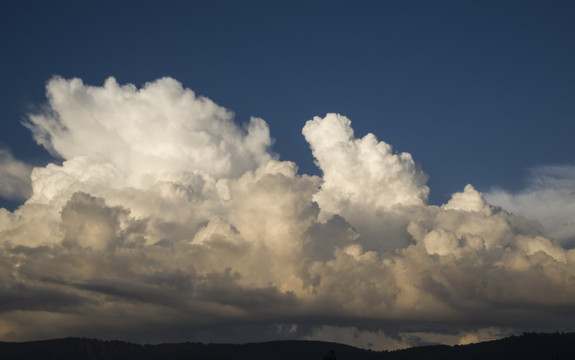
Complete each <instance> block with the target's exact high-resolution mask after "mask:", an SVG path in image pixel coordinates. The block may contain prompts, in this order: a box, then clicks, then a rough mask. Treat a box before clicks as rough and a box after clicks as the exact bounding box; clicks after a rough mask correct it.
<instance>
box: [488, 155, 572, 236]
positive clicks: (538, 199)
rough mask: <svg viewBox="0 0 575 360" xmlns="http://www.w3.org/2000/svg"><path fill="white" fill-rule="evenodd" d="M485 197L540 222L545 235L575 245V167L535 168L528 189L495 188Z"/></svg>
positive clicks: (530, 174)
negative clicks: (506, 189) (513, 191)
mask: <svg viewBox="0 0 575 360" xmlns="http://www.w3.org/2000/svg"><path fill="white" fill-rule="evenodd" d="M485 197H486V198H487V200H488V201H489V202H491V203H492V204H495V205H498V206H501V207H503V208H505V209H507V210H509V211H511V212H513V213H515V214H517V215H520V216H524V217H526V218H527V219H530V220H533V221H537V222H539V223H540V224H541V226H542V230H543V232H544V234H545V235H547V236H550V237H552V238H555V239H557V240H560V241H562V242H563V243H565V244H567V245H568V246H574V245H575V166H571V165H553V166H540V167H537V168H534V169H532V170H531V171H530V173H529V185H528V186H527V187H526V188H525V189H523V190H521V191H519V192H517V193H510V192H508V191H505V190H502V189H493V190H491V191H489V192H488V193H486V194H485Z"/></svg>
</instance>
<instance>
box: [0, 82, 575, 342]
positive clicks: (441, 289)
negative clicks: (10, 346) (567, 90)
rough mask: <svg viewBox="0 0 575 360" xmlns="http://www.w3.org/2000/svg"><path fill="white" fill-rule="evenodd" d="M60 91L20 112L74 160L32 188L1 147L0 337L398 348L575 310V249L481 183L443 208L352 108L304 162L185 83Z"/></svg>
mask: <svg viewBox="0 0 575 360" xmlns="http://www.w3.org/2000/svg"><path fill="white" fill-rule="evenodd" d="M47 98H48V103H47V105H46V106H45V107H44V109H43V110H42V111H41V112H39V113H35V114H30V115H29V116H28V118H27V121H26V123H25V124H26V126H27V127H28V128H29V129H30V130H31V131H32V133H33V136H34V139H36V141H37V142H38V143H39V144H41V145H42V146H44V147H45V148H46V149H47V150H48V151H49V152H50V153H51V154H52V155H54V156H55V157H57V158H60V159H62V162H61V164H48V165H47V166H45V167H36V168H34V169H33V170H31V176H30V180H29V183H28V182H27V181H26V180H22V179H25V178H26V174H28V173H30V168H29V167H28V166H27V165H26V164H23V163H20V162H18V161H17V160H15V159H13V158H12V157H11V155H9V153H7V152H6V153H2V154H3V155H2V156H3V158H2V159H3V160H2V161H4V163H6V164H12V165H14V166H13V167H12V168H11V169H13V170H11V171H12V172H11V173H10V174H12V175H10V176H12V177H10V179H12V182H11V183H3V184H2V191H0V195H3V196H7V195H6V194H8V195H10V196H13V197H14V198H18V197H20V198H22V197H26V198H27V200H26V202H25V203H24V204H23V205H22V206H20V207H19V208H18V209H16V210H15V211H13V212H10V211H8V210H6V209H0V280H1V281H0V283H1V284H2V285H0V299H2V301H0V312H1V313H2V316H0V340H27V339H37V338H47V337H61V336H93V337H100V338H121V339H127V340H134V341H151V342H158V341H187V340H200V341H258V340H266V339H277V338H313V339H325V340H333V341H343V342H347V343H351V344H354V345H358V346H363V347H366V346H367V344H368V343H369V344H373V346H374V347H375V348H396V347H402V346H408V345H414V344H418V343H422V342H433V341H443V342H450V343H458V342H467V341H469V339H476V340H480V339H486V338H490V337H497V336H501V335H502V334H507V333H510V332H514V331H521V330H523V329H532V328H537V329H552V330H568V329H571V327H572V323H573V320H575V318H574V317H573V309H574V308H575V283H574V280H573V279H575V276H574V274H575V252H574V250H569V249H568V248H567V247H565V246H564V245H563V243H562V242H560V241H557V239H554V238H553V237H551V235H549V233H548V232H546V231H544V230H542V228H541V226H539V225H538V224H536V223H534V222H533V221H531V220H527V219H526V218H523V217H521V216H518V215H514V214H513V213H510V212H508V211H506V210H505V209H504V208H501V207H497V206H494V205H492V204H490V203H488V202H487V201H486V197H485V196H484V195H483V194H481V193H480V192H478V191H477V190H476V189H474V188H473V186H472V185H467V186H466V187H465V189H464V190H463V191H462V192H460V193H456V194H453V196H452V198H451V200H450V201H449V202H448V203H446V204H444V205H442V206H435V205H429V204H428V203H427V198H428V195H429V188H428V187H427V186H426V181H427V175H426V174H425V173H424V172H423V171H422V170H421V168H420V166H419V165H418V164H417V163H416V162H415V161H414V160H413V159H412V157H411V155H410V154H408V153H396V152H394V151H393V148H392V147H391V145H389V144H387V143H385V142H383V141H380V140H378V139H377V138H376V137H375V135H373V134H368V135H366V136H364V137H362V138H356V137H355V135H354V132H353V129H352V127H351V121H350V120H349V119H347V118H346V117H345V116H342V115H338V114H327V115H326V116H325V117H323V118H321V117H315V118H314V119H313V120H309V121H308V122H307V123H306V124H305V126H304V128H303V135H304V136H305V138H306V140H307V141H308V143H309V144H310V147H311V151H312V153H313V155H314V157H315V159H316V164H317V165H318V167H319V168H320V169H321V171H322V176H309V175H305V174H299V173H298V168H297V166H296V164H294V163H292V162H288V161H280V160H279V158H278V157H277V156H276V155H274V154H272V153H271V152H270V145H271V144H272V139H271V137H270V132H269V129H268V126H267V124H266V122H265V121H264V120H262V119H258V118H252V119H251V120H250V121H249V123H247V124H244V125H241V126H240V125H237V124H236V123H235V122H234V118H233V114H232V113H231V112H230V111H228V110H226V109H224V108H222V107H220V106H218V105H216V104H215V103H213V102H212V101H210V100H209V99H207V98H204V97H200V96H197V95H195V94H194V93H193V92H192V91H191V90H189V89H185V88H183V87H182V85H181V84H180V83H179V82H177V81H176V80H174V79H171V78H162V79H159V80H156V81H154V82H151V83H148V84H146V85H145V86H143V87H142V88H139V89H138V88H136V87H135V86H133V85H119V84H118V83H117V82H116V81H115V80H114V79H113V78H109V79H108V80H106V82H105V83H104V85H103V86H102V87H98V86H88V85H85V84H84V83H83V82H82V81H81V80H79V79H71V80H66V79H62V78H59V77H56V78H53V79H52V80H50V81H49V82H48V85H47ZM7 174H8V172H7V171H3V172H2V173H1V174H0V175H2V176H3V178H8V175H7ZM18 179H20V180H18ZM487 198H488V199H507V200H506V201H508V202H511V201H513V200H509V199H510V198H509V197H507V198H505V196H504V195H502V194H501V193H491V194H489V196H488V197H487ZM521 199H523V200H521V201H530V200H529V198H527V197H523V198H521ZM571 219H572V216H571ZM566 236H567V238H568V235H566ZM559 240H561V239H559Z"/></svg>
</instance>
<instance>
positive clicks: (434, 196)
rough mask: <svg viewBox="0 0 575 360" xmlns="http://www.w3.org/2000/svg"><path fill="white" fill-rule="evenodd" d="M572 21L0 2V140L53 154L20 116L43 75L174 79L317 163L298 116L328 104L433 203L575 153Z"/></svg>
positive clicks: (477, 13)
mask: <svg viewBox="0 0 575 360" xmlns="http://www.w3.org/2000/svg"><path fill="white" fill-rule="evenodd" d="M574 19H575V3H573V2H571V1H353V2H352V1H349V2H342V1H329V2H327V1H325V2H324V1H316V2H298V1H269V2H264V1H169V2H160V1H154V2H150V1H121V2H113V1H52V2H45V1H6V2H3V3H2V5H0V52H1V57H0V65H1V66H0V102H1V103H0V109H1V111H0V124H1V128H0V129H1V131H0V144H1V145H2V146H3V147H7V148H9V149H11V150H12V152H13V154H14V156H15V157H16V158H18V159H21V160H25V161H27V162H31V163H34V164H39V165H40V164H45V163H46V162H48V161H52V160H50V157H49V156H48V155H47V153H46V152H45V151H44V150H43V149H42V148H41V147H39V146H36V145H35V143H34V142H33V140H32V138H31V136H30V134H29V131H28V130H27V129H26V128H24V127H23V126H22V125H20V121H21V119H22V118H23V117H24V115H25V114H26V113H27V112H29V111H30V109H31V108H34V107H37V106H40V105H41V104H42V103H43V102H44V101H45V89H44V86H45V83H46V81H47V80H48V79H49V78H50V77H51V76H53V75H61V76H63V77H65V78H70V77H79V78H82V79H83V80H84V81H85V82H86V83H88V84H91V85H101V84H102V83H103V81H104V80H105V79H106V78H107V77H108V76H114V77H116V78H117V79H118V82H120V83H127V82H129V83H133V84H135V85H137V86H140V85H142V84H144V83H145V82H147V81H152V80H154V79H156V78H158V77H162V76H171V77H174V78H175V79H177V80H178V81H180V82H182V83H183V85H184V86H185V87H188V88H191V89H192V90H194V91H195V92H197V93H199V94H202V95H205V96H207V97H209V98H210V99H212V100H214V101H215V102H216V103H218V104H219V105H222V106H224V107H226V108H228V109H230V110H232V111H234V112H235V113H236V120H237V121H238V122H244V121H247V120H249V117H250V116H258V117H262V118H263V119H265V120H266V121H267V122H268V123H269V124H270V127H271V132H272V134H271V135H272V137H273V138H275V140H276V142H275V145H274V147H273V150H274V151H275V152H276V153H278V154H279V155H280V158H281V159H283V160H292V161H295V162H296V163H297V164H298V165H299V167H300V172H302V173H313V174H317V173H318V172H319V170H318V169H317V168H316V167H315V165H314V164H313V157H312V155H311V152H310V151H309V147H308V145H307V143H306V142H305V140H304V138H303V136H302V135H301V128H302V127H303V125H304V123H305V121H306V120H309V119H311V118H312V117H313V116H315V115H319V116H324V115H325V114H326V113H327V112H337V113H340V114H342V115H346V116H347V117H349V118H350V119H351V120H352V123H353V127H354V129H355V131H356V135H358V136H363V135H365V134H366V133H368V132H372V133H374V134H375V135H376V136H377V137H378V138H379V139H380V140H384V141H386V142H388V143H390V144H392V145H393V146H394V148H395V149H396V150H398V151H404V152H409V153H411V154H412V155H413V157H414V159H415V160H416V161H418V162H419V163H421V165H422V167H423V169H424V170H425V171H426V172H427V173H428V174H429V175H430V179H429V181H428V185H429V186H430V189H431V195H430V202H431V203H437V204H439V203H443V202H445V201H447V200H448V198H449V195H450V194H451V193H453V192H455V191H461V189H462V188H463V187H464V186H465V184H467V183H472V184H474V186H476V187H477V188H478V189H479V190H483V191H487V190H489V189H490V188H491V187H493V186H497V187H503V188H505V189H508V190H517V189H519V188H521V187H522V186H524V185H525V184H524V178H525V175H526V172H525V171H526V169H528V168H531V167H534V166H537V165H548V164H573V163H574V162H575V151H574V147H573V140H572V138H573V134H575V121H574V120H575V67H574V64H575V21H574ZM4 204H5V205H6V206H13V205H14V204H13V203H6V202H4Z"/></svg>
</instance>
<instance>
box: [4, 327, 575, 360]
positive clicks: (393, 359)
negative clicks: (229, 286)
mask: <svg viewBox="0 0 575 360" xmlns="http://www.w3.org/2000/svg"><path fill="white" fill-rule="evenodd" d="M0 359H2V360H12V359H18V360H28V359H34V360H56V359H58V360H68V359H70V360H72V359H74V360H78V359H86V360H135V359H138V360H153V359H174V360H178V359H181V360H184V359H189V360H208V359H209V360H223V359H239V360H243V359H250V360H260V359H261V360H263V359H276V360H292V359H297V360H307V359H309V360H334V359H337V360H346V359H382V360H404V359H407V360H418V359H469V360H474V359H491V360H499V359H501V360H503V359H505V360H509V359H522V360H532V359H533V360H535V359H575V333H569V334H563V333H555V334H535V333H529V334H524V335H522V336H512V337H508V338H505V339H501V340H494V341H488V342H482V343H478V344H470V345H464V346H447V345H434V346H423V347H416V348H410V349H405V350H397V351H369V350H364V349H358V348H355V347H353V346H348V345H343V344H337V343H329V342H322V341H271V342H264V343H252V344H243V345H234V344H201V343H181V344H159V345H138V344H132V343H127V342H122V341H103V340H93V339H85V338H66V339H58V340H44V341H30V342H21V343H15V342H0Z"/></svg>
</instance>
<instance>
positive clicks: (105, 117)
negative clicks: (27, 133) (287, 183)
mask: <svg viewBox="0 0 575 360" xmlns="http://www.w3.org/2000/svg"><path fill="white" fill-rule="evenodd" d="M46 91H47V97H48V107H49V111H44V112H42V113H39V114H32V115H30V116H29V117H28V121H27V122H26V126H27V127H28V128H29V129H30V130H31V131H32V132H33V134H34V138H35V139H36V141H37V142H38V143H39V144H41V145H43V146H44V147H45V148H46V149H47V150H48V151H50V152H51V153H52V154H53V155H55V156H58V157H62V158H64V159H66V160H71V159H73V158H75V157H78V156H85V157H88V158H90V160H91V161H92V162H95V163H101V164H112V165H113V166H115V167H116V168H117V169H119V170H120V171H122V172H123V173H124V174H125V175H126V176H127V177H128V180H130V181H129V182H128V184H129V185H139V184H140V183H141V182H146V179H143V178H141V177H142V176H144V175H148V176H151V177H152V178H151V179H147V180H148V181H149V182H152V181H153V180H154V177H156V176H159V175H161V174H163V173H173V172H179V171H191V170H200V171H203V172H205V173H207V174H210V175H212V176H216V177H230V176H231V177H237V176H240V175H241V174H243V173H244V172H245V171H246V170H249V169H253V168H255V167H257V166H258V165H260V164H263V163H265V162H267V161H268V160H270V159H271V158H272V157H271V156H270V154H269V153H268V151H267V148H268V147H269V146H270V145H271V138H270V136H269V129H268V126H267V124H266V123H265V121H263V120H262V119H258V118H252V119H251V120H250V122H249V123H248V124H246V125H245V126H244V127H243V128H239V127H238V126H236V125H235V123H234V121H233V114H232V113H231V112H230V111H228V110H226V109H225V108H222V107H220V106H218V105H216V104H215V103H214V102H212V101H211V100H209V99H207V98H205V97H201V96H200V97H198V96H196V95H195V94H194V92H193V91H191V90H189V89H184V88H183V87H182V85H181V84H180V83H179V82H177V81H176V80H174V79H171V78H162V79H159V80H156V81H154V82H151V83H147V84H146V85H145V86H144V87H142V88H141V89H137V88H136V87H135V86H134V85H131V84H129V85H123V86H121V85H119V84H118V83H117V82H116V80H115V79H114V78H113V77H110V78H108V79H107V80H106V82H105V83H104V86H103V87H98V86H88V85H85V84H84V83H83V82H82V80H80V79H71V80H66V79H63V78H59V77H55V78H53V79H51V80H50V81H49V82H48V85H47V86H46Z"/></svg>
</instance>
